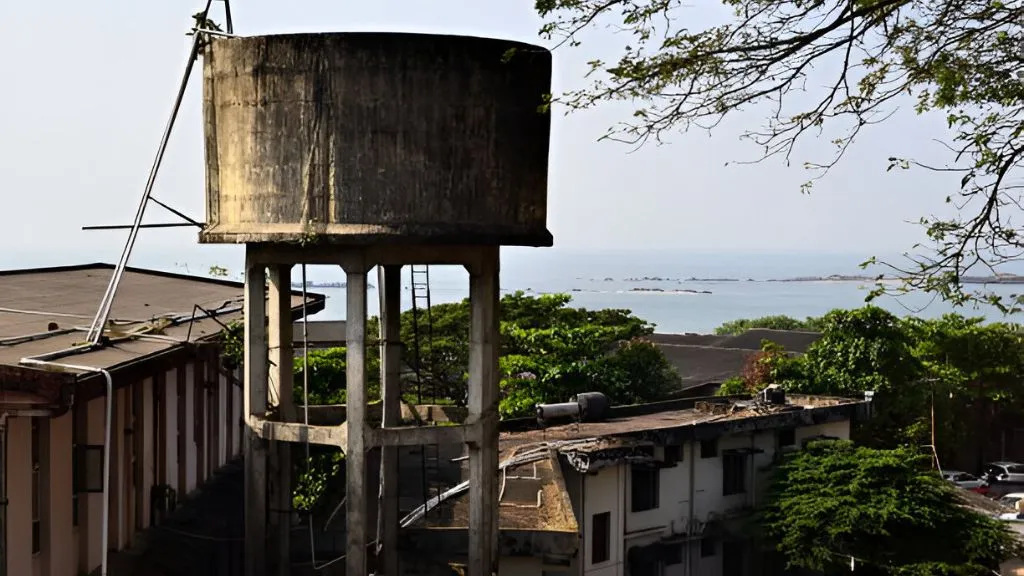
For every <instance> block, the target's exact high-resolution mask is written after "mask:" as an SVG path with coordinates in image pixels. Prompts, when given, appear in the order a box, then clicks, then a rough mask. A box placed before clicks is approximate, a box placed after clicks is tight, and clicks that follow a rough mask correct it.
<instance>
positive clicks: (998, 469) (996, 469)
mask: <svg viewBox="0 0 1024 576" xmlns="http://www.w3.org/2000/svg"><path fill="white" fill-rule="evenodd" d="M1005 472H1006V470H1004V469H1003V467H1002V466H996V465H995V464H989V465H988V467H987V468H985V473H987V474H1004V473H1005Z"/></svg>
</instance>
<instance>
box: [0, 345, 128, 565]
mask: <svg viewBox="0 0 1024 576" xmlns="http://www.w3.org/2000/svg"><path fill="white" fill-rule="evenodd" d="M21 364H29V365H32V366H52V367H54V368H64V369H67V370H79V371H82V372H99V373H100V374H102V375H103V378H104V379H105V380H106V381H107V409H106V418H105V422H104V424H103V520H102V525H103V527H102V532H101V533H100V547H101V551H102V556H101V560H100V576H107V546H108V545H109V539H110V428H111V425H112V421H113V419H114V379H113V378H112V377H111V376H110V372H108V371H107V370H104V369H103V368H96V367H95V366H77V365H75V364H62V363H59V362H49V361H47V360H38V359H36V358H22V359H21ZM5 448H6V447H5Z"/></svg>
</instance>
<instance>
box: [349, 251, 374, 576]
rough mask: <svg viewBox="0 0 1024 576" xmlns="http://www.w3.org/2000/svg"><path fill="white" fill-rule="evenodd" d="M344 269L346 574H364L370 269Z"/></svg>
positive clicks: (353, 260)
mask: <svg viewBox="0 0 1024 576" xmlns="http://www.w3.org/2000/svg"><path fill="white" fill-rule="evenodd" d="M342 267H343V268H344V269H345V294H346V311H345V331H346V334H345V349H346V354H345V361H346V364H347V365H346V367H345V386H346V398H345V406H346V413H347V416H346V420H347V422H348V437H347V439H346V445H345V497H346V500H345V516H346V518H345V520H346V522H345V530H346V532H347V534H346V536H347V538H346V552H345V553H346V558H345V574H348V575H350V576H356V575H358V576H363V575H364V574H367V570H366V568H367V564H366V545H367V543H368V542H367V539H366V528H367V523H368V522H367V520H368V518H367V514H366V511H367V508H366V503H367V495H368V494H369V490H368V489H367V488H368V486H367V482H366V479H367V478H366V448H367V446H366V430H367V421H366V274H367V272H368V271H369V268H370V265H368V264H367V262H366V259H365V258H363V257H362V254H352V257H350V258H346V259H345V262H344V263H343V264H342Z"/></svg>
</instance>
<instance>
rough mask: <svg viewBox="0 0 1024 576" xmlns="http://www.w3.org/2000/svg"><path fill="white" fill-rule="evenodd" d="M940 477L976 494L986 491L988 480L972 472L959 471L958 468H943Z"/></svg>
mask: <svg viewBox="0 0 1024 576" xmlns="http://www.w3.org/2000/svg"><path fill="white" fill-rule="evenodd" d="M942 477H943V478H945V479H946V480H948V481H950V482H952V483H953V484H956V485H957V486H959V487H960V488H963V489H964V490H970V491H971V492H977V493H978V494H987V493H988V482H986V481H984V480H982V479H981V478H978V477H977V476H975V475H973V474H968V473H967V472H960V471H959V470H943V471H942Z"/></svg>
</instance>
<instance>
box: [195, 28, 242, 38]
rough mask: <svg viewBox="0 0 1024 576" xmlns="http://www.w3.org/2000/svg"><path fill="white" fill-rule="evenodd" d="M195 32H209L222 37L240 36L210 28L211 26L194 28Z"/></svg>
mask: <svg viewBox="0 0 1024 576" xmlns="http://www.w3.org/2000/svg"><path fill="white" fill-rule="evenodd" d="M192 32H193V33H194V34H209V35H210V36H220V37H222V38H238V36H236V35H234V34H232V33H230V32H221V31H220V30H210V29H209V28H193V29H192Z"/></svg>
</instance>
